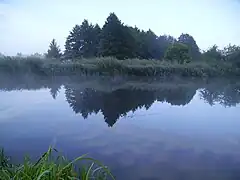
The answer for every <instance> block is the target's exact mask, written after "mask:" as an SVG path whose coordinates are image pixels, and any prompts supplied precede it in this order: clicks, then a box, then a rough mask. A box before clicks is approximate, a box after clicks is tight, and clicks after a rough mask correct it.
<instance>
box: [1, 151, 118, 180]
mask: <svg viewBox="0 0 240 180" xmlns="http://www.w3.org/2000/svg"><path fill="white" fill-rule="evenodd" d="M54 151H56V150H54V149H52V148H49V150H48V151H47V152H46V153H44V154H43V155H42V156H41V157H40V159H39V160H38V161H37V162H35V163H33V162H32V161H31V159H30V158H28V157H26V158H25V159H24V163H23V164H20V165H14V164H11V163H10V161H9V160H8V158H6V156H5V155H4V152H3V151H1V154H0V179H2V180H19V179H22V180H28V179H29V180H30V179H31V180H40V179H41V180H55V179H77V180H89V179H96V180H105V179H107V177H108V176H109V177H111V179H114V177H113V176H112V174H111V173H110V171H109V170H108V168H107V167H105V166H104V165H102V163H100V162H99V161H97V160H94V159H92V158H88V157H87V156H86V155H82V156H80V157H78V158H76V159H74V160H72V161H68V160H66V158H65V157H64V156H61V155H58V156H57V157H56V156H54V154H53V153H54ZM86 161H88V162H90V163H91V165H90V166H88V167H87V166H81V168H78V166H77V163H79V162H86Z"/></svg>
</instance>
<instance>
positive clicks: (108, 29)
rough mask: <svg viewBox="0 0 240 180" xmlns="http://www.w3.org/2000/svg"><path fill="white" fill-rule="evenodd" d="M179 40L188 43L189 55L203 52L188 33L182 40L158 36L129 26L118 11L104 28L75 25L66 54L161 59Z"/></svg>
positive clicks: (149, 31) (66, 45)
mask: <svg viewBox="0 0 240 180" xmlns="http://www.w3.org/2000/svg"><path fill="white" fill-rule="evenodd" d="M175 43H181V44H184V45H186V47H187V48H188V54H189V55H193V57H197V55H198V54H200V52H199V48H198V46H197V44H196V42H195V40H194V38H193V37H192V36H190V35H188V34H182V35H181V36H180V37H179V39H178V40H177V39H175V38H174V37H172V36H167V35H163V36H157V35H156V34H155V33H154V32H153V31H152V30H150V29H149V30H148V31H143V30H140V29H138V28H137V27H130V26H126V25H124V24H123V23H122V22H121V20H119V18H118V17H117V16H116V14H114V13H110V15H109V16H108V17H107V20H106V22H105V24H104V25H103V27H102V28H100V27H99V25H98V24H96V25H93V24H91V23H89V22H88V21H87V20H84V21H83V22H82V24H81V25H75V26H74V28H73V29H72V31H71V32H70V34H69V35H68V37H67V40H66V43H65V52H64V55H65V57H67V58H77V57H78V58H79V57H80V58H82V57H83V58H89V57H96V56H102V57H106V56H112V57H116V58H118V59H127V58H139V59H159V60H160V59H163V58H164V56H165V54H166V52H167V49H168V48H171V46H172V45H173V44H175ZM170 52H171V51H170ZM169 55H170V54H169V53H168V55H167V57H169Z"/></svg>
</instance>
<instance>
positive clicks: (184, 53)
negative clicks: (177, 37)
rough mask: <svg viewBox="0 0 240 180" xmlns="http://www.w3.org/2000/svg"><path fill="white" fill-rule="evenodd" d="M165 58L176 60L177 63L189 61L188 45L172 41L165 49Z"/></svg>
mask: <svg viewBox="0 0 240 180" xmlns="http://www.w3.org/2000/svg"><path fill="white" fill-rule="evenodd" d="M165 59H166V60H170V61H176V62H178V63H179V64H184V63H189V62H190V59H191V57H190V55H189V48H188V46H186V45H184V44H182V43H174V44H173V45H172V46H170V47H169V48H168V49H167V52H166V54H165Z"/></svg>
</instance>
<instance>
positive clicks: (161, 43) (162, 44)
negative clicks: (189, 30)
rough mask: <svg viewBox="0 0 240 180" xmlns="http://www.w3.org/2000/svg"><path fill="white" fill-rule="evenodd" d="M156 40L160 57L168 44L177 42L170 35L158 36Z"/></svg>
mask: <svg viewBox="0 0 240 180" xmlns="http://www.w3.org/2000/svg"><path fill="white" fill-rule="evenodd" d="M157 41H158V54H159V57H160V59H162V58H164V55H165V53H166V51H167V49H168V47H169V46H171V45H172V44H173V43H175V42H177V40H176V39H175V38H174V37H172V36H167V35H163V36H159V37H158V38H157Z"/></svg>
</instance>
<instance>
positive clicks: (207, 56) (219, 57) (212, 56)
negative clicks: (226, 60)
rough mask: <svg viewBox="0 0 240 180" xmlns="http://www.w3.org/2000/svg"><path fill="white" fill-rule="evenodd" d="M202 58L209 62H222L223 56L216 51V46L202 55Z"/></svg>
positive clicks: (219, 51)
mask: <svg viewBox="0 0 240 180" xmlns="http://www.w3.org/2000/svg"><path fill="white" fill-rule="evenodd" d="M203 58H204V59H210V60H223V55H222V52H221V50H219V49H218V46H217V45H214V46H212V47H211V48H209V49H208V50H207V51H206V52H204V53H203Z"/></svg>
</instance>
